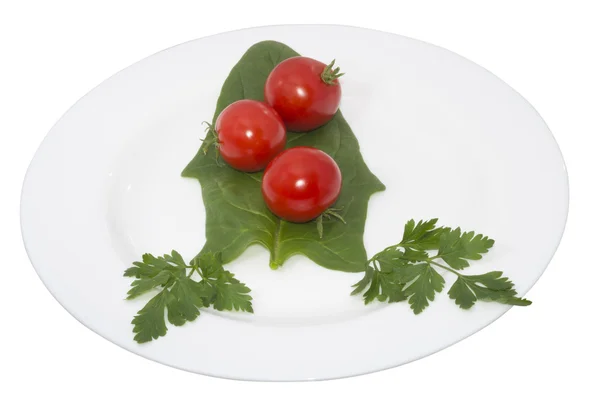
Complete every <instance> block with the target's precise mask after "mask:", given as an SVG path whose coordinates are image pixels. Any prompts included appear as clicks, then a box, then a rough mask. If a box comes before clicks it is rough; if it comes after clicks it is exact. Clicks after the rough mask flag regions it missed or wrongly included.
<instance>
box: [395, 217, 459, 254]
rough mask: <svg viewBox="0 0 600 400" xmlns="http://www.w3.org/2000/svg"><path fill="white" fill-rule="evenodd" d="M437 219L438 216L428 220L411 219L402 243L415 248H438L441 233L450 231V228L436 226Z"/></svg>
mask: <svg viewBox="0 0 600 400" xmlns="http://www.w3.org/2000/svg"><path fill="white" fill-rule="evenodd" d="M437 221H438V219H437V218H433V219H430V220H428V221H423V220H421V221H419V222H417V223H415V220H414V219H411V220H410V221H408V222H407V223H406V225H405V226H404V235H403V236H402V242H400V243H401V244H402V246H403V247H405V248H411V249H415V250H435V249H438V248H439V243H440V237H441V235H442V234H443V233H445V232H448V231H449V230H450V228H445V227H440V228H436V226H435V224H436V223H437Z"/></svg>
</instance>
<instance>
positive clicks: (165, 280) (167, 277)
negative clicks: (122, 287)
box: [124, 250, 253, 343]
mask: <svg viewBox="0 0 600 400" xmlns="http://www.w3.org/2000/svg"><path fill="white" fill-rule="evenodd" d="M188 270H189V272H188ZM194 273H197V274H198V275H200V280H194V279H192V277H193V275H194ZM124 275H125V276H126V277H135V278H136V279H135V280H134V281H133V282H132V283H131V289H130V290H129V292H127V294H128V296H127V299H132V298H135V297H137V296H139V295H141V294H143V293H146V292H148V291H150V290H153V289H156V288H159V287H160V288H161V291H160V292H159V293H158V294H157V295H155V296H154V297H153V298H152V299H150V301H148V303H147V304H146V305H145V306H144V308H142V309H141V310H140V311H138V313H137V315H136V316H135V317H134V318H133V321H132V324H133V332H134V333H135V336H134V340H135V341H137V342H138V343H144V342H149V341H151V340H154V339H158V338H159V337H161V336H164V335H166V334H167V325H166V322H165V309H166V311H167V313H166V314H167V319H168V321H169V322H170V323H171V324H173V325H175V326H181V325H183V324H185V323H186V322H188V321H190V322H191V321H194V320H195V319H196V318H198V316H199V315H200V308H202V307H209V306H211V305H212V306H213V307H214V308H215V309H216V310H236V311H238V310H242V311H246V312H253V310H252V297H251V296H250V295H249V294H248V293H249V292H250V289H249V288H248V287H247V286H246V285H244V284H243V283H241V282H240V281H239V280H237V279H236V278H235V277H234V275H233V274H232V273H231V272H229V271H227V270H225V269H224V268H223V263H222V260H221V255H220V254H218V253H217V254H212V253H206V254H203V255H202V256H200V257H197V258H195V259H194V260H192V263H191V265H188V264H187V263H186V262H185V260H184V259H183V257H181V255H180V254H179V253H177V252H176V251H175V250H173V251H172V252H171V254H165V255H164V256H162V257H154V256H153V255H151V254H144V255H143V256H142V261H141V262H134V263H133V267H130V268H128V269H127V270H126V271H125V274H124Z"/></svg>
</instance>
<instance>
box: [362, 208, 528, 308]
mask: <svg viewBox="0 0 600 400" xmlns="http://www.w3.org/2000/svg"><path fill="white" fill-rule="evenodd" d="M436 223H437V219H431V220H429V221H419V222H418V223H415V221H414V220H410V221H408V222H407V223H406V225H405V227H404V235H403V237H402V241H401V242H400V243H398V244H395V245H393V246H390V247H387V248H385V249H384V250H383V251H381V252H379V253H377V254H375V256H373V257H372V258H371V259H369V261H368V262H367V263H366V265H367V268H366V271H365V276H364V277H363V279H361V280H360V281H359V282H357V283H356V284H355V285H354V286H353V287H354V291H353V292H352V293H351V294H353V295H356V294H359V293H363V298H364V301H365V304H368V303H370V302H372V301H374V300H378V301H381V302H385V301H387V302H389V303H395V302H400V301H404V300H408V304H409V305H410V308H411V309H412V310H413V312H414V313H415V314H419V313H421V312H423V310H425V308H427V307H428V306H429V303H430V302H432V301H433V300H434V299H435V295H436V293H441V292H442V290H443V289H444V285H445V283H446V282H445V280H444V278H443V277H442V276H441V275H440V274H439V273H438V271H437V269H443V270H446V271H450V272H452V273H453V274H454V275H456V277H457V279H456V281H455V282H454V284H453V285H452V286H451V287H450V290H449V291H448V296H449V297H450V298H451V299H452V300H454V302H455V303H456V304H457V305H458V306H459V307H460V308H463V309H469V308H471V307H473V305H474V304H475V302H476V301H477V300H481V301H495V302H498V303H503V304H510V305H516V306H528V305H530V304H531V302H530V301H529V300H526V299H522V298H519V297H517V292H516V291H515V290H514V285H513V283H512V282H511V281H510V280H509V279H508V278H507V277H504V276H502V272H500V271H492V272H488V273H487V274H483V275H464V274H462V273H460V272H458V271H460V270H463V269H465V268H467V267H468V266H469V265H470V264H469V260H479V259H481V258H482V255H483V254H485V253H487V252H488V250H489V249H490V248H492V246H493V245H494V241H493V240H492V239H490V238H488V237H487V236H483V235H476V234H475V233H474V232H461V229H460V228H456V229H450V228H447V227H439V228H438V227H436ZM435 250H437V253H435V254H430V253H429V251H435ZM436 260H437V261H436ZM440 261H443V262H444V263H445V264H446V265H445V264H442V263H441V262H440Z"/></svg>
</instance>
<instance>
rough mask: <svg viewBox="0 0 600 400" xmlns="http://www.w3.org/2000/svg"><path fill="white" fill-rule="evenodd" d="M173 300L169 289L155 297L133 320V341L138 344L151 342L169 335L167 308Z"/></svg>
mask: <svg viewBox="0 0 600 400" xmlns="http://www.w3.org/2000/svg"><path fill="white" fill-rule="evenodd" d="M170 299H171V294H170V293H169V291H168V290H167V289H163V290H162V291H161V292H160V293H159V294H157V295H156V296H154V297H153V298H152V299H151V300H150V301H149V302H148V303H147V304H146V305H145V306H144V308H142V309H141V310H140V311H138V315H136V316H135V317H134V318H133V321H131V323H132V324H133V333H135V336H134V337H133V339H134V340H135V341H136V342H138V343H144V342H149V341H151V340H152V339H158V338H159V337H161V336H165V335H166V334H167V325H166V324H165V307H166V305H167V304H168V303H169V301H170Z"/></svg>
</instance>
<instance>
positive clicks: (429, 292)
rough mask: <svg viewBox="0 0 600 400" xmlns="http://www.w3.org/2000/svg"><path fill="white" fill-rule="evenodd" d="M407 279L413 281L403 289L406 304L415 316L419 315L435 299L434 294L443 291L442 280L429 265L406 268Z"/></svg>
mask: <svg viewBox="0 0 600 400" xmlns="http://www.w3.org/2000/svg"><path fill="white" fill-rule="evenodd" d="M405 269H407V270H409V271H407V272H408V273H407V278H408V279H409V278H410V277H412V276H415V275H416V276H415V277H414V278H413V281H412V282H410V283H409V284H408V285H407V286H406V287H405V288H404V294H405V295H406V296H407V297H408V303H409V304H410V308H412V310H413V312H414V313H415V314H420V313H421V312H423V310H425V308H427V307H428V306H429V302H430V301H433V300H434V299H435V293H436V292H437V293H440V292H441V291H442V290H443V289H444V283H445V281H444V278H443V277H442V276H441V275H440V274H439V273H438V272H437V271H436V270H435V269H434V268H433V267H432V266H431V265H429V264H425V263H424V264H415V265H410V266H409V267H406V268H405Z"/></svg>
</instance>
